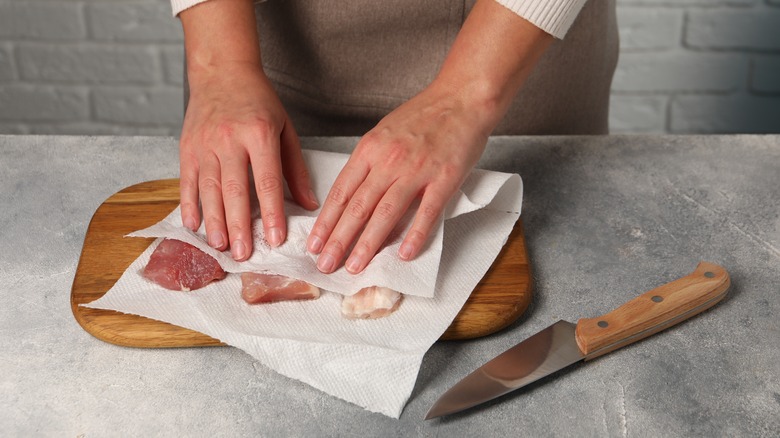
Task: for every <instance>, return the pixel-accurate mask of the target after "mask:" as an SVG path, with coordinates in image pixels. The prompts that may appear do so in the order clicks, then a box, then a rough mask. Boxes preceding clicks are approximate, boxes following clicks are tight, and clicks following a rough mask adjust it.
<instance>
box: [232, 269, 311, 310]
mask: <svg viewBox="0 0 780 438" xmlns="http://www.w3.org/2000/svg"><path fill="white" fill-rule="evenodd" d="M241 297H242V298H244V301H246V302H247V303H249V304H259V303H272V302H275V301H290V300H313V299H316V298H319V297H320V289H319V288H318V287H316V286H312V285H311V284H309V283H306V282H305V281H300V280H296V279H294V278H290V277H285V276H283V275H274V274H260V273H258V272H242V273H241Z"/></svg>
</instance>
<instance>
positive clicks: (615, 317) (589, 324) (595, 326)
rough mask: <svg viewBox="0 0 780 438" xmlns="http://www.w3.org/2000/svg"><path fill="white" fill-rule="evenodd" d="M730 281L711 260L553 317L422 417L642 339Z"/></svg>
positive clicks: (718, 294) (716, 295) (698, 308)
mask: <svg viewBox="0 0 780 438" xmlns="http://www.w3.org/2000/svg"><path fill="white" fill-rule="evenodd" d="M730 286H731V280H730V278H729V274H728V272H726V270H725V269H724V268H723V267H721V266H718V265H716V264H714V263H709V262H701V263H699V265H698V266H697V267H696V269H695V270H694V271H693V272H692V273H690V274H688V275H686V276H685V277H682V278H680V279H677V280H675V281H672V282H671V283H666V284H664V285H661V286H658V287H656V288H655V289H652V290H650V291H648V292H645V293H643V294H642V295H640V296H638V297H636V298H634V299H632V300H631V301H628V302H627V303H625V304H623V305H621V306H620V307H618V308H617V309H615V310H612V311H611V312H609V313H606V314H604V315H602V316H599V317H596V318H583V319H580V320H579V321H577V324H573V323H571V322H568V321H563V320H561V321H558V322H556V323H555V324H553V325H551V326H549V327H547V328H546V329H544V330H542V331H540V332H539V333H536V334H535V335H533V336H531V337H529V338H528V339H526V340H524V341H522V342H520V343H519V344H517V345H515V346H514V347H512V348H510V349H508V350H507V351H505V352H503V353H501V354H500V355H498V356H496V357H495V358H494V359H492V360H490V361H489V362H487V363H485V364H484V365H482V366H481V367H479V368H477V369H476V370H475V371H474V372H472V373H471V374H469V375H468V376H466V377H464V378H463V379H462V380H461V381H460V382H458V383H457V384H455V385H454V386H453V387H452V388H450V389H449V390H448V391H447V392H445V393H444V394H443V395H442V396H441V397H439V399H438V400H437V401H436V402H435V403H434V404H433V406H431V409H430V410H429V411H428V413H427V414H426V416H425V419H426V420H429V419H431V418H436V417H440V416H443V415H449V414H454V413H456V412H460V411H463V410H465V409H468V408H471V407H474V406H476V405H479V404H481V403H484V402H486V401H489V400H493V399H495V398H497V397H500V396H502V395H505V394H507V393H509V392H512V391H514V390H517V389H519V388H522V387H524V386H526V385H528V384H529V383H532V382H535V381H537V380H539V379H541V378H543V377H545V376H548V375H550V374H552V373H554V372H556V371H558V370H561V369H563V368H565V367H567V366H569V365H572V364H574V363H576V362H579V361H581V360H585V361H588V360H591V359H595V358H597V357H599V356H601V355H603V354H606V353H609V352H611V351H613V350H616V349H618V348H621V347H624V346H626V345H628V344H631V343H633V342H636V341H639V340H641V339H644V338H646V337H648V336H650V335H652V334H655V333H658V332H659V331H661V330H664V329H666V328H669V327H671V326H673V325H675V324H677V323H680V322H682V321H685V320H686V319H688V318H690V317H692V316H694V315H696V314H698V313H700V312H703V311H704V310H706V309H709V308H710V307H712V306H714V305H715V304H717V303H718V302H719V301H720V300H722V299H723V298H724V297H725V296H726V293H727V292H728V289H729V287H730Z"/></svg>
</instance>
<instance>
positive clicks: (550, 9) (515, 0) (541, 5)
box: [496, 0, 586, 39]
mask: <svg viewBox="0 0 780 438" xmlns="http://www.w3.org/2000/svg"><path fill="white" fill-rule="evenodd" d="M496 1H497V2H498V3H500V4H501V5H503V6H505V7H507V8H508V9H509V10H511V11H512V12H514V13H516V14H517V15H519V16H521V17H523V18H525V19H526V20H528V21H530V22H531V23H533V24H534V25H535V26H536V27H538V28H540V29H542V30H543V31H545V32H547V33H549V34H550V35H552V36H554V37H555V38H558V39H563V37H564V36H565V35H566V32H567V31H568V30H569V27H571V24H572V23H574V19H575V18H577V15H578V14H579V13H580V10H581V9H582V5H584V4H585V1H586V0H496Z"/></svg>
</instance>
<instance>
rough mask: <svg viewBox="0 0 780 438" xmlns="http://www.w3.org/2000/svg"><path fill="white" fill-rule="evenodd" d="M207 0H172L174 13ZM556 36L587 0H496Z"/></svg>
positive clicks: (175, 14) (562, 32)
mask: <svg viewBox="0 0 780 438" xmlns="http://www.w3.org/2000/svg"><path fill="white" fill-rule="evenodd" d="M204 1H207V0H171V7H172V8H173V15H174V16H177V15H179V12H181V11H183V10H185V9H187V8H189V7H192V6H195V5H196V4H198V3H202V2H204ZM496 1H497V2H498V3H500V4H502V5H504V6H506V7H507V8H509V9H510V10H511V11H512V12H514V13H516V14H517V15H519V16H521V17H523V18H525V19H526V20H528V21H530V22H531V23H533V24H534V25H536V26H537V27H539V28H540V29H542V30H543V31H545V32H547V33H549V34H550V35H552V36H554V37H555V38H558V39H562V38H563V37H564V35H566V31H568V30H569V27H570V26H571V24H572V23H573V22H574V19H575V18H577V14H579V13H580V9H582V5H584V4H585V1H586V0H496Z"/></svg>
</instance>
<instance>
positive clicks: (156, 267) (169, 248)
mask: <svg viewBox="0 0 780 438" xmlns="http://www.w3.org/2000/svg"><path fill="white" fill-rule="evenodd" d="M226 275H227V274H226V273H225V271H223V270H222V267H221V266H219V263H217V261H216V260H215V259H214V258H213V257H211V256H210V255H208V254H206V253H205V252H203V251H201V250H199V249H198V248H196V247H194V246H192V245H190V244H189V243H185V242H182V241H180V240H174V239H165V240H163V241H162V242H160V244H159V245H158V246H157V248H156V249H155V250H154V252H153V253H152V256H151V258H150V259H149V263H148V264H147V265H146V267H145V268H144V270H143V276H144V277H146V278H147V279H149V280H151V281H153V282H155V283H157V284H159V285H160V286H162V287H164V288H166V289H171V290H182V291H190V290H194V289H200V288H202V287H203V286H205V285H207V284H209V283H210V282H212V281H214V280H221V279H223V278H225V276H226Z"/></svg>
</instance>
